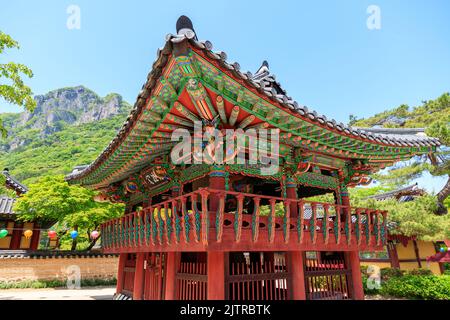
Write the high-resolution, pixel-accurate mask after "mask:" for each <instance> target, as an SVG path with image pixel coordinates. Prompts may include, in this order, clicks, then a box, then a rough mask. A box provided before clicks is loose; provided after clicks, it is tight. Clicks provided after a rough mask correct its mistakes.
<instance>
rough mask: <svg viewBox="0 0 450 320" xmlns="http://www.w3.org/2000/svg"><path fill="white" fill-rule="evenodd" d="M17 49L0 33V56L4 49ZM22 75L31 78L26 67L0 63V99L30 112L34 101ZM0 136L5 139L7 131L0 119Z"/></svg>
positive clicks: (12, 41)
mask: <svg viewBox="0 0 450 320" xmlns="http://www.w3.org/2000/svg"><path fill="white" fill-rule="evenodd" d="M12 48H16V49H19V48H20V47H19V43H18V42H17V41H15V40H14V39H13V38H11V37H10V36H9V35H7V34H5V33H3V32H2V31H0V54H2V53H3V52H4V51H5V49H12ZM22 74H23V75H25V76H27V77H28V78H32V77H33V72H32V71H31V69H29V68H28V67H27V66H25V65H23V64H20V63H14V62H8V63H0V78H4V79H6V82H5V83H4V82H3V81H4V80H2V82H1V83H0V97H2V98H3V99H4V100H6V101H7V102H9V103H12V104H16V105H18V106H21V107H25V109H26V110H28V111H30V112H32V111H33V110H34V108H35V107H36V101H35V100H34V99H33V97H32V94H33V93H32V91H31V89H30V88H29V87H28V86H26V85H25V84H24V82H23V80H22ZM0 135H1V136H2V137H3V138H5V137H6V136H7V131H6V129H5V128H4V126H3V123H2V121H1V119H0Z"/></svg>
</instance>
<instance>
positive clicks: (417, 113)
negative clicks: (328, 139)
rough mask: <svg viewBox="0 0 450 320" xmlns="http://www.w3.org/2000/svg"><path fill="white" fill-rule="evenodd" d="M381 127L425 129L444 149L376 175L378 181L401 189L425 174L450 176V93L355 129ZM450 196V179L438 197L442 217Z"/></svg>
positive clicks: (358, 123)
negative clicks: (399, 122)
mask: <svg viewBox="0 0 450 320" xmlns="http://www.w3.org/2000/svg"><path fill="white" fill-rule="evenodd" d="M392 118H395V119H397V120H398V119H400V120H401V121H402V124H401V125H400V124H398V123H394V124H393V123H391V122H389V121H390V119H392ZM377 124H382V125H383V126H385V127H391V126H394V127H401V128H426V130H425V133H426V134H427V135H429V136H432V137H436V138H439V140H440V141H441V143H442V144H443V146H441V147H440V150H439V151H438V152H437V153H436V154H428V155H424V156H417V157H415V158H414V159H412V161H409V162H404V163H400V164H398V165H396V166H394V167H393V168H391V169H390V170H389V171H388V173H387V174H376V175H373V178H374V179H375V180H378V181H380V182H382V183H388V184H391V185H396V186H402V185H404V184H406V183H409V182H410V181H411V180H413V179H416V178H418V177H420V176H421V175H422V174H423V173H424V172H429V173H431V174H432V175H434V176H444V175H449V174H450V150H449V146H450V94H449V93H444V94H443V95H441V96H440V97H438V98H437V99H435V100H429V101H423V102H422V105H421V106H417V107H415V108H413V109H412V110H411V111H410V110H409V107H408V106H407V105H401V106H400V107H398V108H396V109H393V110H390V111H385V112H382V113H380V114H377V115H375V116H373V117H371V118H369V119H361V120H358V121H356V122H354V125H355V126H360V127H371V126H374V125H377ZM449 195H450V176H448V177H447V183H446V184H445V186H444V187H443V188H442V190H441V191H440V192H439V193H438V194H437V197H436V201H437V205H436V207H435V213H436V214H438V215H443V214H446V213H447V207H446V206H445V205H444V202H445V200H446V199H447V198H448V196H449Z"/></svg>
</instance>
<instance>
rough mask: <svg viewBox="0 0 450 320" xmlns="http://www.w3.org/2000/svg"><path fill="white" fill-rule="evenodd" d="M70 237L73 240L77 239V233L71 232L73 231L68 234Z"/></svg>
mask: <svg viewBox="0 0 450 320" xmlns="http://www.w3.org/2000/svg"><path fill="white" fill-rule="evenodd" d="M70 236H71V237H72V239H75V238H76V237H78V231H76V230H73V231H72V232H71V233H70Z"/></svg>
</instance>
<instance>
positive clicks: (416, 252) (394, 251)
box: [361, 183, 446, 274]
mask: <svg viewBox="0 0 450 320" xmlns="http://www.w3.org/2000/svg"><path fill="white" fill-rule="evenodd" d="M425 194H426V191H425V190H423V189H421V188H419V187H418V185H417V183H416V184H413V185H410V186H407V187H403V188H400V189H397V190H393V191H389V192H385V193H382V194H378V195H374V196H371V197H370V198H372V199H375V200H377V201H384V200H389V199H395V200H396V201H398V202H407V201H414V199H416V198H417V197H419V196H422V195H425ZM395 228H396V226H395V225H393V226H389V225H388V234H387V245H386V250H385V251H384V252H377V253H375V252H371V253H362V254H361V265H365V266H368V265H376V266H378V267H380V268H396V269H400V270H408V271H410V270H416V269H429V270H430V271H431V272H432V273H433V274H442V273H443V272H444V266H443V263H444V262H446V261H441V260H440V259H439V258H440V257H441V255H440V253H439V249H440V248H441V247H442V245H443V244H444V240H443V239H442V240H441V241H423V240H420V239H418V238H417V236H414V235H413V236H407V235H404V234H398V233H395V234H392V231H394V230H395ZM442 256H444V255H442ZM432 257H434V258H432Z"/></svg>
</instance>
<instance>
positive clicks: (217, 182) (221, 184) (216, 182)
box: [209, 167, 225, 212]
mask: <svg viewBox="0 0 450 320" xmlns="http://www.w3.org/2000/svg"><path fill="white" fill-rule="evenodd" d="M214 168H215V170H214V171H212V172H211V173H210V175H209V187H210V188H211V189H216V190H225V171H224V170H223V169H222V168H221V167H214ZM218 207H219V197H218V196H217V194H214V193H212V194H211V197H210V199H209V210H211V211H213V212H215V211H216V210H217V208H218Z"/></svg>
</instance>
